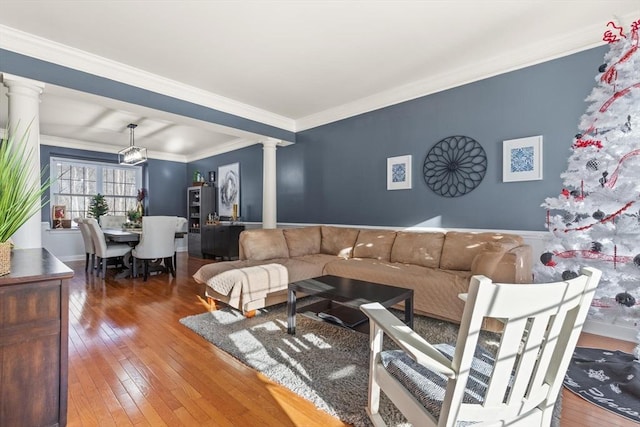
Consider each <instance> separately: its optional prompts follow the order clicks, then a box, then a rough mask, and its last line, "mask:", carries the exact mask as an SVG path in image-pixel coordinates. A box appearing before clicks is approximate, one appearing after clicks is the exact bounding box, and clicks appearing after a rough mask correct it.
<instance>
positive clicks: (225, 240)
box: [202, 224, 244, 259]
mask: <svg viewBox="0 0 640 427" xmlns="http://www.w3.org/2000/svg"><path fill="white" fill-rule="evenodd" d="M243 230H244V225H239V224H231V225H225V224H219V225H204V226H203V227H202V254H203V255H204V257H205V258H206V257H207V256H210V257H212V258H216V257H220V258H222V259H225V258H227V259H237V258H238V255H239V244H238V241H239V239H240V233H241V232H242V231H243Z"/></svg>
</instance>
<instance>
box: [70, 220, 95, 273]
mask: <svg viewBox="0 0 640 427" xmlns="http://www.w3.org/2000/svg"><path fill="white" fill-rule="evenodd" d="M73 222H75V223H76V224H78V229H79V230H80V234H81V235H82V241H83V242H84V252H85V254H86V260H85V262H84V271H87V270H89V265H91V271H93V269H94V264H95V260H96V249H95V247H94V245H93V238H92V237H91V232H90V231H89V228H88V227H87V225H86V224H85V223H84V218H80V217H78V218H74V219H73ZM89 261H91V262H89Z"/></svg>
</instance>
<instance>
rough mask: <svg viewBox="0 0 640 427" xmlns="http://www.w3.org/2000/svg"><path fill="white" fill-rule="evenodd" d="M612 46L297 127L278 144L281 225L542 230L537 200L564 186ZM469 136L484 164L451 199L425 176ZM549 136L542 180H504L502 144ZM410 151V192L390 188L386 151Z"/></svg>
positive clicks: (541, 212) (394, 153)
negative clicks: (451, 139)
mask: <svg viewBox="0 0 640 427" xmlns="http://www.w3.org/2000/svg"><path fill="white" fill-rule="evenodd" d="M605 52H606V47H601V48H596V49H591V50H589V51H585V52H582V53H578V54H575V55H571V56H569V57H565V58H561V59H558V60H554V61H550V62H546V63H543V64H540V65H536V66H532V67H529V68H526V69H522V70H518V71H514V72H510V73H507V74H503V75H500V76H496V77H493V78H489V79H485V80H482V81H478V82H474V83H471V84H467V85H465V86H461V87H457V88H454V89H450V90H446V91H443V92H439V93H436V94H433V95H429V96H425V97H422V98H419V99H416V100H412V101H409V102H404V103H402V104H398V105H394V106H391V107H387V108H384V109H380V110H377V111H373V112H370V113H366V114H362V115H359V116H356V117H352V118H348V119H345V120H342V121H338V122H335V123H331V124H327V125H324V126H321V127H317V128H314V129H310V130H307V131H304V132H300V133H298V134H297V135H296V140H297V143H296V144H295V145H293V146H289V147H286V148H282V149H278V152H277V156H278V158H277V162H278V221H279V222H310V223H337V224H363V225H392V226H411V225H417V224H424V225H442V226H444V227H463V228H490V229H508V230H544V221H545V211H544V210H543V209H542V208H541V207H540V204H541V203H542V202H543V200H544V199H545V198H546V197H549V196H554V195H557V194H558V193H559V192H560V191H561V189H562V181H561V179H560V174H561V173H562V172H563V171H564V170H566V168H567V159H568V157H569V154H570V145H571V143H572V142H573V141H572V138H573V136H574V135H575V133H576V132H577V126H578V121H579V118H580V116H581V115H582V114H583V113H584V112H585V110H586V107H587V104H586V103H585V102H584V99H585V98H586V96H587V95H588V94H589V93H590V91H591V89H592V88H593V87H594V86H595V80H594V78H595V76H596V74H597V73H598V67H599V65H600V64H601V63H602V59H603V57H604V54H605ZM453 135H466V136H469V137H471V138H473V139H475V140H476V141H478V142H479V143H480V144H481V145H482V147H483V148H484V150H485V152H486V155H487V159H488V167H487V172H486V175H485V177H484V179H483V181H482V183H481V184H480V185H479V186H478V187H477V188H476V189H475V190H473V191H472V192H470V193H467V194H466V195H464V196H461V197H456V198H445V197H442V196H439V195H437V194H436V193H434V192H433V191H431V190H430V189H429V188H428V187H427V185H426V183H425V181H424V178H423V176H422V168H423V162H424V159H425V156H426V154H427V153H428V151H429V150H430V148H431V147H432V146H433V145H434V144H436V143H437V142H438V141H440V140H441V139H443V138H446V137H448V136H453ZM534 135H543V138H544V149H543V153H544V174H543V178H544V179H543V180H542V181H528V182H509V183H503V182H502V141H503V140H506V139H515V138H522V137H527V136H534ZM406 154H411V155H412V156H413V159H412V160H413V162H412V164H413V168H412V169H413V188H412V189H411V190H395V191H387V190H386V159H387V157H393V156H399V155H406Z"/></svg>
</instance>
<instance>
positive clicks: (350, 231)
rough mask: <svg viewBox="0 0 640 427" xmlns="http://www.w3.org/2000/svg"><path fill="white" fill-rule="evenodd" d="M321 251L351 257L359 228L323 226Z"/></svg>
mask: <svg viewBox="0 0 640 427" xmlns="http://www.w3.org/2000/svg"><path fill="white" fill-rule="evenodd" d="M320 230H321V233H322V242H321V244H320V253H323V254H328V255H338V256H339V257H342V258H350V257H351V255H352V253H353V246H354V245H355V244H356V239H357V238H358V232H359V230H358V229H356V228H346V227H332V226H322V227H321V229H320Z"/></svg>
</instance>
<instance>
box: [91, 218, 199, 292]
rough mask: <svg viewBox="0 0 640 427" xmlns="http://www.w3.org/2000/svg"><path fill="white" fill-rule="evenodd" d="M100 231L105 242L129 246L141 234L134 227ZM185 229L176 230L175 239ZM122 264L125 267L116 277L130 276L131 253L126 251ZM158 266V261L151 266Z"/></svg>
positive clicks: (174, 263)
mask: <svg viewBox="0 0 640 427" xmlns="http://www.w3.org/2000/svg"><path fill="white" fill-rule="evenodd" d="M102 233H103V234H104V237H105V240H106V241H107V242H116V243H128V244H129V245H131V246H135V244H136V243H138V242H139V241H140V236H142V229H141V228H134V229H129V230H122V229H119V228H103V229H102ZM186 234H187V233H186V231H176V234H175V237H176V239H179V238H182V237H184V236H185V235H186ZM123 261H124V265H125V269H124V270H123V271H121V272H120V273H118V274H117V275H116V278H118V279H121V278H126V277H132V276H133V274H132V273H133V272H132V269H131V253H128V254H127V255H125V257H124V260H123ZM173 265H174V267H175V265H176V255H175V254H173ZM158 266H159V260H158V262H155V263H152V265H151V268H152V269H153V268H154V267H158Z"/></svg>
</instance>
